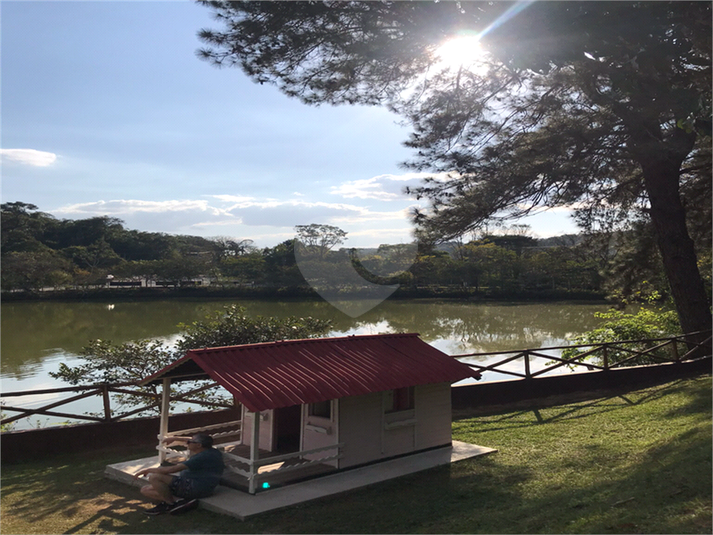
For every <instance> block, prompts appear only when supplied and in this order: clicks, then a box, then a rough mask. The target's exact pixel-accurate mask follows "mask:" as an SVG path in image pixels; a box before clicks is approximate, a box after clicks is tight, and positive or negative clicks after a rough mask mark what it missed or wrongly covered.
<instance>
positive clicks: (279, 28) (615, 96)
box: [199, 1, 713, 332]
mask: <svg viewBox="0 0 713 535" xmlns="http://www.w3.org/2000/svg"><path fill="white" fill-rule="evenodd" d="M201 3H203V4H204V5H206V6H207V7H208V8H209V9H210V10H211V11H213V13H214V15H215V20H216V24H217V25H220V26H221V27H220V28H218V29H211V30H202V31H201V32H200V34H199V36H200V38H201V39H202V40H203V41H204V42H205V43H206V45H207V46H206V48H204V49H202V50H200V51H199V55H200V56H201V57H203V58H204V59H206V60H208V61H209V62H211V63H212V64H214V65H218V66H226V65H227V66H238V67H240V68H242V69H243V70H244V71H245V73H246V74H247V75H248V76H250V77H252V78H253V79H254V80H255V81H258V82H259V83H261V84H262V83H266V82H267V83H273V84H275V85H276V86H277V87H278V88H279V89H280V90H281V91H283V92H284V93H285V94H287V95H289V96H292V97H297V98H300V99H301V100H302V101H303V102H306V103H309V104H320V103H329V104H339V103H350V104H353V103H362V104H381V105H384V106H387V107H388V108H389V109H390V110H391V111H394V112H396V113H397V114H399V115H400V116H401V117H402V118H403V119H404V120H405V122H407V123H409V124H410V125H411V128H412V132H411V135H410V137H409V139H408V141H407V142H406V145H407V146H408V147H410V148H412V149H413V150H414V159H413V160H412V161H409V162H406V164H405V165H406V166H407V167H408V168H411V169H414V170H416V171H423V172H430V173H432V174H433V175H432V176H431V177H430V178H428V179H426V181H425V182H424V184H423V185H422V186H420V187H417V188H414V189H412V190H411V193H412V194H413V195H414V196H415V197H416V198H418V199H425V200H427V201H428V202H429V204H430V206H429V207H428V208H425V209H421V210H417V211H416V212H415V214H414V221H415V223H416V225H417V227H418V232H420V233H421V234H423V235H428V236H431V237H434V239H437V240H443V239H452V238H454V237H459V236H463V235H464V234H466V233H468V232H471V231H473V230H477V229H479V228H482V226H483V225H484V224H485V223H486V222H488V221H493V220H504V219H511V218H518V217H520V216H522V215H524V214H527V213H530V212H532V211H533V210H539V209H540V208H542V207H545V206H546V207H549V208H554V207H571V206H574V205H576V206H578V210H579V211H580V212H582V213H584V214H585V215H584V216H583V217H584V219H588V220H589V223H590V228H594V226H595V225H594V223H600V222H601V221H611V220H612V219H611V217H612V214H614V218H615V219H617V220H618V222H619V223H621V225H625V224H627V223H629V222H630V221H631V220H636V219H637V218H645V219H647V220H649V221H651V222H652V223H653V227H655V230H656V235H657V241H656V246H657V248H658V249H659V251H660V255H661V258H662V261H663V266H664V272H665V274H666V278H667V279H668V284H669V286H670V289H671V295H672V297H673V300H674V302H675V306H676V308H677V312H678V314H679V319H680V321H681V322H682V323H683V328H684V329H685V330H686V331H689V332H691V331H699V330H703V329H705V328H708V327H709V326H710V324H711V314H710V303H709V294H707V293H706V291H705V286H704V284H703V281H702V279H701V276H700V273H699V271H698V269H697V266H696V261H697V257H696V249H695V247H694V243H693V240H692V239H691V231H689V229H688V225H689V224H690V223H691V222H692V221H693V222H695V221H696V220H697V219H698V220H700V221H702V222H703V223H701V224H700V225H699V228H700V229H701V234H705V233H706V231H705V230H703V229H705V228H708V229H709V230H708V231H707V232H710V228H711V219H710V218H711V215H710V214H711V210H710V207H709V206H710V202H709V201H710V194H708V195H706V194H705V192H706V191H708V192H710V168H711V152H710V124H711V109H712V104H711V72H713V71H711V69H710V65H711V39H710V35H711V4H710V2H630V1H625V2H523V3H520V4H519V5H518V7H517V9H516V10H515V11H512V9H513V6H512V5H510V3H506V2H289V3H281V2H221V1H202V2H201ZM516 13H517V16H514V15H515V14H516ZM463 33H472V34H474V35H479V36H480V42H481V44H482V45H483V47H484V48H485V49H486V54H485V56H484V61H483V62H482V63H483V65H482V68H480V69H470V68H469V66H468V65H461V66H460V67H458V68H453V69H451V68H449V67H443V66H441V65H439V64H438V59H437V55H438V54H437V51H438V48H439V46H440V45H442V44H444V42H445V41H446V40H447V39H449V38H452V37H455V36H457V35H459V34H463ZM405 89H409V90H408V91H406V90H405ZM676 125H678V126H676ZM444 176H447V177H448V179H447V180H446V179H444ZM701 193H702V194H701ZM704 205H705V206H704ZM688 214H695V215H697V216H698V218H696V217H690V216H689V215H688ZM619 228H623V227H621V226H620V227H619ZM648 231H649V234H652V232H651V229H649V230H648ZM695 233H696V229H694V231H693V234H694V235H695ZM427 271H428V272H430V273H433V271H434V270H433V269H429V270H427ZM630 280H633V279H630Z"/></svg>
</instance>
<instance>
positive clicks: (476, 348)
mask: <svg viewBox="0 0 713 535" xmlns="http://www.w3.org/2000/svg"><path fill="white" fill-rule="evenodd" d="M235 303H238V304H240V305H242V306H244V307H246V309H247V310H248V313H249V314H252V315H263V316H278V317H285V316H313V317H316V318H320V319H330V320H331V321H332V325H333V329H334V330H333V331H332V333H331V334H333V335H343V334H378V333H389V332H418V333H420V335H421V337H422V338H423V339H424V340H425V341H427V342H429V343H431V344H433V345H434V346H436V347H438V348H439V349H441V350H442V351H445V352H447V353H449V354H461V353H471V352H486V351H505V350H511V349H523V348H530V347H542V346H548V345H558V344H561V343H563V342H564V341H565V340H566V339H567V338H568V337H571V336H572V335H575V334H578V333H581V332H583V331H586V330H589V329H591V328H593V327H594V326H595V325H596V320H595V318H594V313H595V312H598V311H604V310H606V309H607V306H606V305H603V304H582V303H564V302H559V303H544V304H543V303H497V304H495V303H493V304H482V303H469V302H463V301H429V300H409V301H385V302H383V303H381V304H380V305H379V306H377V307H375V308H374V309H372V310H370V311H369V312H367V313H366V314H364V315H363V316H360V317H358V318H352V317H350V316H348V315H346V314H344V313H342V312H339V311H338V310H337V309H335V308H334V307H332V306H331V305H330V304H329V303H326V302H316V301H315V302H270V301H247V300H244V301H235V300H230V301H228V300H212V301H205V300H188V299H186V300H166V301H147V302H111V303H109V302H105V303H98V302H31V303H10V304H3V306H2V316H1V320H2V346H1V349H2V360H1V361H0V363H1V366H0V372H1V373H2V378H3V379H4V380H7V379H15V380H19V379H23V378H27V377H30V376H35V375H42V374H43V373H44V372H43V362H44V361H46V360H52V361H56V360H61V359H62V358H64V359H71V358H72V357H75V356H76V355H77V354H78V353H79V352H80V351H81V348H82V347H83V346H84V345H85V344H86V343H87V341H88V340H91V339H96V338H100V339H105V340H111V341H113V342H117V343H119V342H125V341H129V340H137V339H142V338H166V339H170V338H173V337H175V336H176V335H177V334H178V332H179V330H178V328H177V325H178V324H179V323H191V322H193V321H196V320H199V319H201V318H203V317H204V316H205V315H206V314H208V313H209V312H212V311H214V310H220V309H221V308H222V307H223V306H226V305H228V304H235ZM4 382H5V381H4Z"/></svg>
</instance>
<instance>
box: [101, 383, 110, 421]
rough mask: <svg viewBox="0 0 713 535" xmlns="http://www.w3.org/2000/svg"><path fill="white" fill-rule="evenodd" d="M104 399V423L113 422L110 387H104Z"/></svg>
mask: <svg viewBox="0 0 713 535" xmlns="http://www.w3.org/2000/svg"><path fill="white" fill-rule="evenodd" d="M102 397H103V398H104V421H105V422H109V421H111V398H110V397H109V385H108V384H106V383H104V384H103V385H102Z"/></svg>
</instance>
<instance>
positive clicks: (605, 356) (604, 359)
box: [602, 346, 609, 371]
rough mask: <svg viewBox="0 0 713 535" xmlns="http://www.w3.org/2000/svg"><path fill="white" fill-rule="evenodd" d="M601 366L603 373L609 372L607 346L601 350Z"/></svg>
mask: <svg viewBox="0 0 713 535" xmlns="http://www.w3.org/2000/svg"><path fill="white" fill-rule="evenodd" d="M602 364H603V366H604V371H609V346H604V347H603V348H602Z"/></svg>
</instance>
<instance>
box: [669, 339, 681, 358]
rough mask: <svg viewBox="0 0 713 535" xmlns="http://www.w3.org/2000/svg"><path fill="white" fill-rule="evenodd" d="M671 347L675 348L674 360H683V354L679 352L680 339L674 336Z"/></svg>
mask: <svg viewBox="0 0 713 535" xmlns="http://www.w3.org/2000/svg"><path fill="white" fill-rule="evenodd" d="M671 348H672V350H673V361H674V362H681V355H679V354H678V339H677V338H674V339H673V341H672V342H671Z"/></svg>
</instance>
